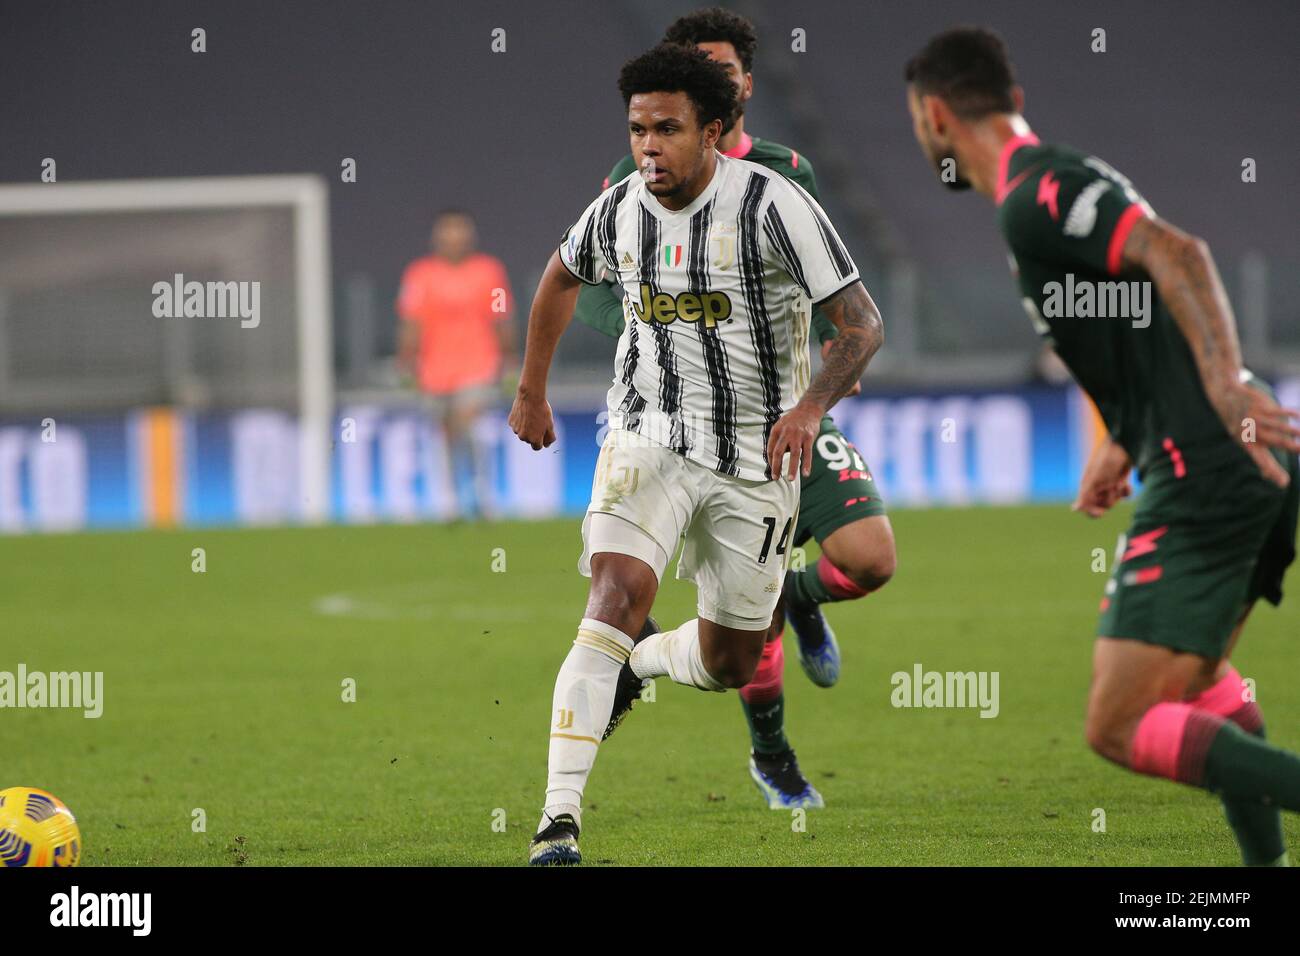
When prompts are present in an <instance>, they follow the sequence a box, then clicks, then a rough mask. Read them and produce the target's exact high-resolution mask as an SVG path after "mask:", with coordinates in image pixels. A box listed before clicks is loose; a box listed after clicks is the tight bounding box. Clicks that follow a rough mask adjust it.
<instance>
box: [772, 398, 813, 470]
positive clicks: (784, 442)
mask: <svg viewBox="0 0 1300 956" xmlns="http://www.w3.org/2000/svg"><path fill="white" fill-rule="evenodd" d="M821 426H822V413H821V412H820V411H818V410H817V409H816V408H814V407H812V406H810V405H805V404H804V403H803V402H800V403H799V404H798V405H796V406H795V407H794V408H792V409H790V411H788V412H786V413H785V414H784V415H782V416H781V417H780V418H778V419H777V422H776V424H775V425H773V426H772V433H771V434H770V435H769V436H768V439H767V462H768V467H770V468H771V470H772V477H773V478H787V479H789V480H790V481H794V480H795V478H796V477H797V476H798V475H799V474H802V475H803V476H804V477H805V478H807V477H808V476H809V475H810V474H812V448H813V442H815V441H816V440H817V433H818V432H819V431H820V430H821ZM787 452H789V453H790V469H789V474H786V475H782V474H781V460H782V459H783V458H785V455H786V453H787ZM801 464H802V467H800V465H801Z"/></svg>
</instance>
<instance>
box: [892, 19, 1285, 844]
mask: <svg viewBox="0 0 1300 956" xmlns="http://www.w3.org/2000/svg"><path fill="white" fill-rule="evenodd" d="M906 79H907V83H908V104H909V108H910V110H911V113H912V120H913V125H914V128H915V132H916V136H917V139H918V141H919V142H920V144H921V147H922V149H923V151H924V152H925V153H926V155H927V156H928V158H929V159H930V160H931V161H932V162H933V163H934V164H935V166H936V168H937V169H938V170H939V173H940V178H941V179H942V180H943V181H944V182H945V183H946V184H947V185H949V186H951V187H953V188H966V187H973V188H974V189H975V190H977V191H978V192H980V193H982V194H984V195H985V196H987V197H989V198H990V199H992V200H993V201H994V202H995V203H996V204H997V207H998V224H999V226H1000V227H1001V229H1002V233H1003V235H1004V236H1005V237H1006V240H1007V243H1008V245H1009V246H1010V247H1011V252H1012V259H1013V263H1014V268H1015V270H1016V272H1017V273H1018V276H1017V278H1018V281H1019V285H1020V291H1021V294H1022V296H1023V297H1024V303H1025V308H1026V310H1027V311H1028V312H1029V315H1030V318H1031V320H1032V321H1033V323H1034V325H1035V326H1036V328H1037V329H1038V331H1039V332H1040V334H1042V335H1043V336H1045V337H1046V338H1047V340H1048V341H1049V342H1050V343H1051V345H1052V347H1053V348H1054V349H1055V351H1056V353H1057V354H1058V355H1059V356H1060V358H1061V359H1062V361H1064V362H1065V364H1066V365H1067V366H1068V367H1069V368H1070V371H1071V372H1072V373H1073V374H1074V377H1075V379H1076V380H1077V381H1078V383H1079V385H1080V386H1081V387H1082V388H1083V389H1084V391H1086V392H1087V393H1088V395H1089V396H1091V398H1092V400H1093V401H1094V402H1095V403H1096V405H1097V409H1098V411H1099V412H1100V413H1101V417H1102V419H1103V420H1104V422H1105V424H1106V428H1107V430H1108V432H1109V434H1108V437H1107V438H1106V439H1105V440H1103V442H1102V443H1101V444H1100V446H1099V447H1098V448H1097V449H1096V451H1095V452H1094V453H1093V455H1092V457H1091V459H1090V460H1089V462H1088V464H1087V466H1086V468H1085V469H1084V474H1083V479H1082V482H1081V485H1080V489H1079V496H1078V499H1077V500H1076V501H1075V504H1074V507H1075V509H1076V510H1078V511H1082V512H1084V513H1086V514H1088V515H1090V516H1092V517H1097V516H1099V515H1101V514H1103V513H1105V511H1106V510H1107V509H1108V508H1110V507H1111V505H1113V504H1114V503H1115V502H1116V501H1118V500H1119V499H1121V498H1123V497H1126V496H1127V495H1128V494H1129V491H1130V488H1129V474H1130V471H1131V469H1132V468H1133V467H1135V466H1136V468H1137V471H1138V474H1139V476H1140V477H1141V479H1142V482H1143V486H1144V487H1143V492H1142V496H1141V499H1140V500H1139V502H1138V505H1137V508H1136V510H1135V512H1134V515H1133V524H1132V526H1131V527H1130V528H1129V530H1128V533H1127V534H1126V535H1124V536H1123V537H1122V538H1121V539H1120V541H1121V544H1120V548H1119V550H1118V553H1117V554H1116V566H1115V570H1114V573H1113V575H1112V577H1111V579H1110V581H1109V582H1108V583H1107V585H1106V593H1105V596H1104V598H1103V599H1102V609H1101V619H1100V622H1099V624H1098V628H1097V637H1096V643H1095V646H1094V652H1093V681H1092V689H1091V692H1090V694H1089V699H1088V714H1087V721H1086V724H1087V726H1086V736H1087V739H1088V743H1089V745H1090V746H1091V747H1092V748H1093V750H1095V751H1096V752H1097V753H1099V754H1100V755H1101V756H1103V757H1105V758H1107V759H1108V760H1111V761H1114V762H1115V763H1118V764H1120V765H1121V766H1124V767H1127V768H1129V769H1130V770H1134V771H1137V772H1138V773H1144V774H1150V775H1152V776H1159V777H1165V778H1167V779H1170V780H1176V781H1179V782H1181V783H1186V784H1191V785H1193V786H1199V787H1203V788H1205V789H1207V790H1209V791H1211V792H1213V793H1216V794H1218V795H1219V796H1220V798H1221V799H1222V801H1223V805H1224V808H1225V810H1226V812H1227V817H1228V823H1229V825H1230V826H1231V827H1232V830H1233V833H1234V834H1235V835H1236V838H1237V842H1238V844H1239V846H1240V847H1241V852H1242V857H1243V859H1244V860H1245V862H1246V863H1247V864H1249V865H1268V864H1273V865H1286V863H1287V853H1286V847H1285V845H1284V843H1283V840H1282V823H1281V814H1280V809H1286V810H1291V811H1300V756H1297V755H1295V754H1292V753H1289V752H1287V751H1285V750H1281V749H1279V748H1277V747H1274V746H1271V745H1270V744H1268V743H1267V742H1266V741H1265V739H1264V723H1263V718H1262V716H1261V713H1260V709H1259V706H1258V704H1256V703H1255V701H1254V697H1253V694H1252V693H1251V692H1250V690H1249V689H1248V686H1247V685H1245V684H1244V682H1243V680H1242V678H1241V675H1240V674H1238V673H1237V671H1236V670H1235V669H1234V668H1233V666H1232V664H1231V662H1230V660H1229V657H1230V655H1231V653H1232V649H1233V646H1234V645H1235V643H1236V641H1237V638H1238V637H1239V636H1240V634H1241V631H1242V628H1243V626H1244V624H1245V622H1246V618H1247V616H1248V615H1249V613H1250V610H1251V608H1252V607H1253V605H1254V604H1255V602H1256V601H1257V600H1258V599H1259V598H1261V597H1262V598H1265V599H1266V600H1268V601H1269V602H1271V603H1273V604H1277V603H1278V602H1279V601H1280V600H1281V598H1282V578H1283V575H1284V574H1285V572H1286V569H1287V567H1288V566H1289V565H1290V564H1291V562H1292V561H1293V560H1294V558H1295V540H1296V521H1297V502H1298V500H1300V471H1298V469H1297V464H1296V452H1298V451H1300V429H1297V427H1296V425H1295V423H1294V422H1293V421H1292V419H1293V418H1295V417H1296V416H1297V413H1296V412H1292V411H1288V410H1284V409H1281V408H1279V407H1278V406H1277V404H1276V403H1275V402H1274V401H1273V398H1272V392H1271V390H1270V389H1269V388H1268V387H1267V386H1266V385H1265V384H1264V383H1262V382H1260V381H1259V380H1258V379H1255V378H1254V377H1253V376H1252V375H1251V374H1250V373H1249V372H1248V371H1247V370H1246V369H1244V368H1243V367H1242V363H1241V352H1240V349H1239V346H1238V343H1237V335H1236V325H1235V321H1234V319H1233V315H1232V308H1231V306H1230V305H1229V303H1228V300H1227V297H1226V295H1225V294H1224V290H1223V286H1222V284H1221V282H1220V281H1219V276H1218V272H1217V270H1216V268H1215V265H1214V260H1213V259H1212V258H1211V256H1210V252H1209V249H1208V247H1207V246H1206V245H1205V243H1204V242H1202V241H1201V240H1199V239H1196V238H1194V237H1192V236H1189V235H1187V234H1186V233H1183V232H1181V231H1179V230H1178V229H1176V228H1175V227H1173V226H1171V225H1170V224H1169V223H1167V222H1164V221H1163V220H1161V219H1160V218H1159V217H1157V216H1156V215H1155V213H1154V212H1152V210H1151V207H1150V206H1149V205H1148V204H1147V203H1146V202H1145V200H1143V199H1142V198H1141V196H1139V195H1138V194H1137V192H1136V191H1135V190H1134V188H1133V186H1132V184H1131V183H1129V181H1128V180H1127V179H1125V178H1124V177H1123V176H1122V175H1120V174H1119V173H1117V172H1116V171H1115V170H1114V169H1112V168H1111V167H1110V166H1108V165H1107V164H1106V163H1104V162H1102V161H1101V160H1099V159H1097V158H1095V157H1093V156H1089V155H1087V154H1086V153H1081V152H1079V151H1077V150H1074V149H1070V148H1068V147H1065V146H1051V145H1046V144H1044V143H1041V142H1040V141H1039V140H1038V138H1037V137H1036V136H1035V135H1034V134H1033V132H1032V131H1031V130H1030V129H1029V126H1028V124H1027V123H1026V122H1025V120H1024V118H1023V117H1022V116H1021V108H1022V105H1023V102H1024V96H1023V93H1022V91H1021V89H1020V87H1019V86H1017V85H1016V82H1015V78H1014V75H1013V72H1012V68H1011V64H1010V61H1009V59H1008V56H1007V51H1006V47H1005V45H1004V44H1003V43H1002V40H1001V39H1000V38H999V37H998V36H997V35H996V34H994V33H992V32H990V31H987V30H983V29H977V28H960V29H956V30H950V31H948V32H946V33H943V34H940V35H939V36H937V37H935V38H934V39H933V40H931V41H930V43H929V44H928V45H927V46H926V47H925V49H923V50H922V51H921V52H920V53H919V54H917V56H916V57H914V58H913V59H912V61H911V62H910V63H909V64H908V67H907V71H906Z"/></svg>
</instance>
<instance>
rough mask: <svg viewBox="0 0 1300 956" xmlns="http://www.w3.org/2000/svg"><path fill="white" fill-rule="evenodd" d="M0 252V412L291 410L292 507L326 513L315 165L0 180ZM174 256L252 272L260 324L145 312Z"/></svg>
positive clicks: (317, 517) (327, 367)
mask: <svg viewBox="0 0 1300 956" xmlns="http://www.w3.org/2000/svg"><path fill="white" fill-rule="evenodd" d="M0 250H4V251H2V252H0V415H8V416H14V415H19V416H25V415H27V414H30V413H33V412H36V411H39V410H45V409H57V410H63V409H73V410H77V411H101V410H125V409H129V408H131V407H138V406H145V405H151V404H174V405H177V406H180V407H190V408H199V409H214V408H215V409H221V408H241V407H242V408H248V407H258V406H259V405H266V406H271V407H274V406H280V407H288V408H292V409H293V410H294V411H295V412H296V415H297V418H298V424H299V434H300V441H299V447H298V449H297V456H296V457H297V463H298V464H297V467H298V484H299V496H300V501H301V511H300V517H301V519H302V520H304V521H308V522H320V521H323V520H325V519H327V518H328V517H329V515H330V510H331V501H330V448H331V430H332V421H333V402H334V382H333V371H332V364H333V337H332V305H331V280H330V248H329V208H328V190H327V187H326V184H325V182H324V180H323V179H322V178H321V177H319V176H315V175H267V176H238V177H212V178H208V177H204V178H178V179H141V180H115V181H100V182H70V183H48V184H46V183H41V184H31V185H5V186H0ZM184 270H188V272H189V274H188V275H187V276H186V278H193V279H196V280H202V279H204V278H208V279H217V280H222V281H221V282H219V283H211V284H221V285H235V284H237V282H238V281H239V280H244V279H250V280H254V284H256V285H257V287H258V290H259V295H260V294H261V289H262V286H263V285H265V286H266V287H267V289H266V292H267V294H266V295H263V296H262V301H263V302H267V304H268V305H269V306H270V308H269V311H270V313H271V315H272V319H273V322H272V323H268V326H267V328H266V329H265V330H264V331H263V332H262V333H261V335H260V336H258V335H249V334H240V333H241V330H240V328H239V326H240V323H239V322H238V321H232V320H229V319H226V318H222V319H219V320H212V319H211V317H204V318H201V319H200V320H199V321H197V322H188V321H175V322H173V321H171V320H170V319H154V320H153V321H152V323H151V322H150V320H149V316H148V302H149V298H148V296H147V295H145V294H144V293H145V292H147V290H148V285H147V283H148V280H150V279H156V280H158V281H160V282H162V281H166V282H170V281H171V280H172V279H173V274H176V275H181V274H184ZM178 283H179V280H178ZM142 290H144V291H143V292H142ZM178 298H179V293H178ZM268 299H269V302H268ZM141 302H143V303H144V309H145V312H144V314H143V315H142V314H141V312H140V307H141ZM290 312H292V317H290V316H289V313H290ZM187 317H188V314H187ZM272 325H274V326H276V327H271V326H272Z"/></svg>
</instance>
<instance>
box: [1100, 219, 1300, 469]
mask: <svg viewBox="0 0 1300 956" xmlns="http://www.w3.org/2000/svg"><path fill="white" fill-rule="evenodd" d="M1123 260H1124V265H1125V266H1134V267H1137V268H1140V269H1142V270H1144V271H1145V272H1146V273H1147V275H1149V276H1150V277H1151V281H1152V282H1154V283H1155V286H1156V290H1157V291H1158V292H1159V293H1160V299H1161V301H1162V302H1164V303H1165V305H1167V306H1168V308H1169V311H1170V313H1171V314H1172V315H1173V317H1174V321H1175V322H1177V323H1178V328H1179V330H1180V331H1181V332H1182V333H1183V336H1184V338H1186V339H1187V344H1188V345H1189V346H1190V348H1191V350H1192V355H1193V356H1194V357H1195V359H1196V368H1197V370H1198V371H1199V373H1200V377H1201V385H1202V386H1203V387H1204V389H1205V395H1206V397H1207V398H1208V399H1209V400H1210V404H1211V405H1212V406H1213V407H1214V410H1215V411H1216V412H1217V413H1218V415H1219V419H1220V420H1221V421H1222V422H1223V426H1224V428H1226V429H1227V430H1228V434H1230V435H1231V436H1232V437H1233V438H1234V439H1235V440H1236V441H1237V442H1238V443H1239V444H1240V445H1241V446H1242V447H1243V448H1244V449H1245V451H1246V453H1247V454H1249V455H1250V457H1251V458H1252V459H1254V461H1255V464H1256V465H1258V466H1259V469H1260V471H1261V472H1263V474H1264V476H1265V477H1266V478H1268V479H1269V480H1270V481H1272V482H1274V483H1275V484H1277V485H1281V486H1285V485H1286V484H1287V481H1288V478H1287V474H1286V472H1285V471H1284V470H1283V469H1282V467H1281V466H1280V465H1279V464H1278V463H1277V461H1276V460H1275V459H1274V458H1273V456H1272V455H1271V454H1270V453H1269V448H1289V449H1291V450H1292V451H1300V429H1298V428H1297V427H1296V426H1295V425H1294V424H1292V421H1291V419H1293V418H1295V417H1296V416H1297V413H1296V412H1293V411H1290V410H1287V409H1283V408H1280V407H1278V405H1277V403H1276V402H1274V401H1273V400H1272V399H1270V398H1269V397H1268V396H1267V395H1265V394H1264V393H1262V392H1260V391H1259V390H1257V389H1254V388H1251V387H1249V386H1248V385H1246V384H1245V383H1244V382H1243V381H1242V377H1241V376H1242V364H1241V346H1240V345H1239V344H1238V341H1237V323H1236V320H1235V319H1234V318H1233V315H1232V306H1231V304H1230V303H1229V302H1228V296H1227V293H1225V292H1224V290H1223V282H1222V281H1221V280H1220V278H1219V270H1218V269H1217V268H1216V267H1215V265H1214V258H1213V257H1212V256H1211V255H1210V248H1209V246H1207V245H1206V244H1205V242H1204V241H1203V240H1201V239H1198V238H1196V237H1195V236H1189V235H1188V234H1187V233H1185V232H1183V231H1182V230H1180V229H1177V228H1175V227H1174V226H1171V225H1170V224H1169V223H1167V222H1164V221H1163V220H1161V219H1157V218H1154V217H1146V216H1143V217H1141V218H1139V219H1138V220H1137V221H1136V223H1135V224H1134V225H1133V229H1132V231H1131V232H1130V233H1129V235H1128V238H1127V239H1126V240H1125V243H1124V252H1123Z"/></svg>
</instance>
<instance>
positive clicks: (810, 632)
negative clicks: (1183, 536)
mask: <svg viewBox="0 0 1300 956" xmlns="http://www.w3.org/2000/svg"><path fill="white" fill-rule="evenodd" d="M663 39H664V42H665V43H684V44H688V45H691V46H695V47H698V48H699V49H700V50H703V51H704V52H706V53H707V54H708V55H709V56H710V57H711V58H712V59H714V60H716V61H717V62H718V63H721V64H722V65H723V66H724V67H725V68H726V70H727V75H728V76H729V77H730V78H731V80H732V82H733V83H734V84H735V87H736V109H735V112H734V113H733V115H732V116H731V117H730V118H729V119H728V121H727V123H725V124H724V125H723V130H722V137H721V139H719V140H718V147H717V148H718V151H719V152H720V153H722V155H724V156H729V157H731V158H733V159H744V160H747V161H749V162H753V163H759V164H760V165H763V166H766V167H767V168H768V169H774V170H776V171H777V172H779V173H781V174H782V175H784V176H786V177H787V178H789V179H791V180H793V181H794V182H796V183H798V184H799V185H800V186H801V187H802V188H803V189H804V190H805V191H807V192H808V194H809V195H811V196H812V197H813V198H814V199H817V200H818V201H820V197H819V196H818V194H817V182H816V178H815V177H814V175H813V168H812V164H811V163H810V162H809V161H808V158H807V157H806V156H802V155H800V154H799V153H797V152H795V151H794V150H792V149H790V148H789V147H786V146H782V145H781V144H779V143H775V142H772V141H771V140H764V139H759V138H758V137H756V136H750V135H749V133H747V132H746V131H745V104H746V103H747V102H748V100H749V99H750V97H751V95H752V94H753V91H754V75H753V65H754V53H755V50H756V48H757V44H758V37H757V35H756V33H755V32H754V26H753V24H751V23H750V22H749V21H748V20H747V19H745V18H744V17H742V16H741V15H740V14H738V13H734V12H733V11H730V10H726V9H723V8H721V7H711V8H708V9H704V10H696V11H694V12H692V13H689V14H687V15H685V16H683V17H681V18H679V19H678V20H676V21H674V23H673V24H672V25H671V26H670V27H669V28H668V31H667V32H666V33H665V34H664V38H663ZM636 168H637V165H636V160H635V158H634V157H633V156H632V154H630V153H629V154H628V155H627V156H624V157H623V159H621V160H619V162H618V163H617V164H616V165H615V166H614V168H613V170H612V171H611V172H610V174H609V176H608V177H607V178H606V179H605V183H604V186H603V187H602V188H606V189H607V188H609V186H610V184H611V183H617V182H620V181H622V180H624V179H626V178H627V177H628V176H629V175H630V174H631V173H633V172H635V171H636ZM574 317H575V318H577V319H578V320H579V321H581V322H584V323H586V324H587V325H590V326H591V327H592V328H595V329H597V330H599V331H601V332H604V333H605V334H607V335H610V336H614V337H617V336H619V335H621V334H622V332H623V328H624V324H625V323H624V307H623V290H622V288H621V287H620V286H618V285H617V284H616V283H615V282H613V281H606V282H604V283H601V284H600V285H597V286H583V288H582V290H581V291H580V292H579V293H578V306H577V309H576V311H575V312H574ZM812 331H813V333H814V334H815V335H816V337H817V340H818V342H819V343H820V345H821V350H822V354H823V355H825V354H826V352H827V351H828V350H829V349H830V343H831V341H832V340H833V339H834V338H835V326H834V325H832V324H831V322H830V321H829V320H827V318H826V317H825V316H824V315H823V314H822V311H821V310H820V309H814V310H813V313H812ZM859 391H861V386H858V385H855V386H854V389H853V391H852V392H851V393H850V394H856V393H857V392H859ZM810 538H814V539H816V541H817V543H818V545H819V546H820V547H821V555H820V556H819V557H818V559H817V560H816V561H814V562H813V563H812V564H811V565H808V566H806V567H799V568H791V569H790V571H789V572H788V573H787V575H786V583H785V589H784V594H783V597H782V602H781V604H780V605H778V606H777V609H776V612H775V613H774V614H773V617H772V626H771V628H770V630H769V632H768V640H767V643H766V644H765V645H764V647H763V657H762V660H760V662H759V665H758V671H757V672H756V673H755V675H754V680H753V681H752V682H751V683H750V684H749V685H747V686H745V687H742V688H741V689H740V693H739V695H738V696H739V698H740V704H741V707H742V709H743V711H744V715H745V720H746V723H747V724H748V727H749V735H750V742H751V746H752V750H751V753H750V758H749V773H750V777H751V778H752V779H753V781H754V783H755V785H756V786H757V787H758V789H759V792H760V793H761V794H762V795H763V798H764V799H765V800H766V801H767V804H768V806H769V807H770V808H772V809H773V810H787V809H791V808H794V807H808V808H811V807H821V806H823V805H824V804H823V800H822V795H821V794H820V793H819V792H818V791H817V789H816V788H815V787H814V786H813V785H812V784H811V783H810V782H809V781H808V780H807V779H806V778H805V777H804V775H803V772H802V771H801V770H800V768H799V762H798V760H797V758H796V757H795V753H794V749H793V747H791V745H790V742H789V740H788V739H787V737H786V729H785V724H786V721H785V711H786V703H785V693H784V689H783V679H784V670H785V655H784V649H783V645H782V637H783V636H784V624H785V622H786V621H787V620H788V621H789V622H790V624H791V626H792V627H793V629H794V632H795V637H796V639H797V642H798V647H799V663H800V664H801V665H802V667H803V669H804V672H805V673H806V674H807V675H808V676H809V678H810V679H811V680H812V681H813V683H815V684H816V685H818V686H819V687H830V686H832V685H833V684H834V683H835V682H836V681H837V680H838V679H839V674H840V650H839V644H838V642H837V641H836V639H835V634H834V632H833V631H832V630H831V629H830V627H829V625H828V624H827V623H826V618H825V617H824V616H823V615H822V612H821V605H822V604H824V603H827V602H832V601H845V600H853V599H856V598H861V597H864V596H865V595H867V594H869V593H871V592H872V591H875V590H877V589H879V588H881V587H883V586H884V585H885V584H886V583H887V582H888V581H889V579H890V578H891V577H892V576H893V573H894V567H895V554H894V535H893V529H892V528H891V527H890V523H889V518H888V517H887V516H886V514H885V503H884V500H883V499H882V497H881V495H880V492H879V490H878V489H877V488H876V483H875V481H874V479H873V478H872V476H871V472H870V470H869V469H868V467H867V465H866V463H865V462H863V460H862V456H861V455H859V454H858V450H857V449H856V448H854V447H853V444H852V443H851V442H849V440H848V439H847V438H845V437H844V435H843V433H842V432H840V430H839V429H838V428H837V427H836V425H835V422H834V421H833V420H832V418H831V416H830V415H829V414H828V415H825V416H824V417H823V418H822V423H821V429H820V431H819V433H818V436H817V441H816V443H815V444H814V446H813V465H812V473H811V474H810V475H809V476H808V477H807V478H805V479H803V480H802V487H801V489H800V506H799V518H798V520H797V522H796V527H795V532H794V537H793V542H794V544H795V545H796V546H801V545H803V544H804V543H805V542H807V541H808V540H809V539H810Z"/></svg>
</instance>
